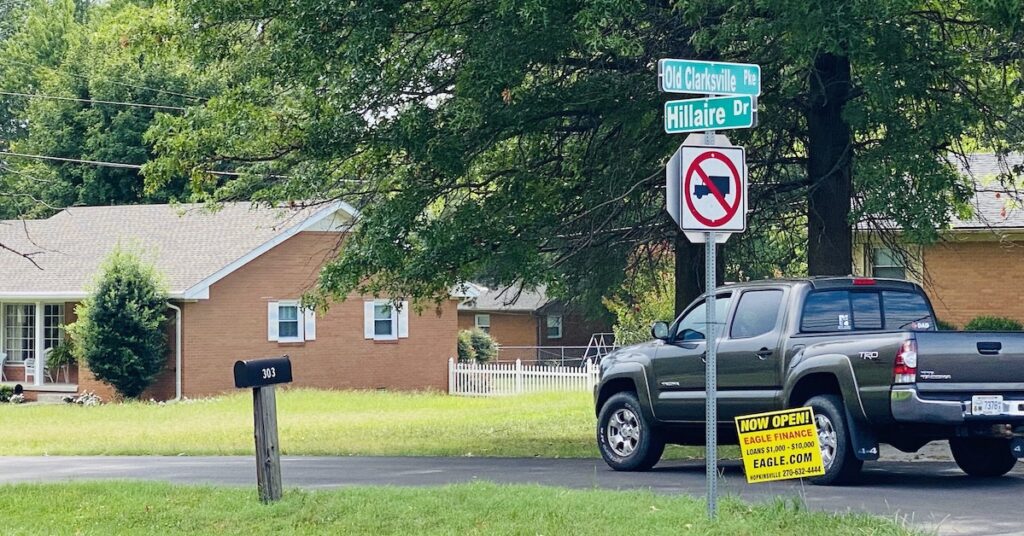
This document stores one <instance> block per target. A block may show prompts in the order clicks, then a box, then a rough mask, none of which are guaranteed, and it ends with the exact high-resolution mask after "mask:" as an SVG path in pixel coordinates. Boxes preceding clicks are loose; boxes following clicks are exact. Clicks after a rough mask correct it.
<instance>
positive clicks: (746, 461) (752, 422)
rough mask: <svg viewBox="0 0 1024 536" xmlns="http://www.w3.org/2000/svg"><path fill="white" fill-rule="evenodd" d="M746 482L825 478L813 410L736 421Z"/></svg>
mask: <svg viewBox="0 0 1024 536" xmlns="http://www.w3.org/2000/svg"><path fill="white" fill-rule="evenodd" d="M736 431H737V432H738V433H739V437H740V451H741V452H742V454H743V468H744V469H745V471H746V473H747V482H748V483H750V484H753V483H756V482H771V481H773V480H786V479H789V478H804V477H809V476H820V475H823V474H825V467H824V465H822V463H821V448H820V447H819V446H818V429H817V427H815V425H814V412H813V411H811V408H806V407H805V408H793V409H787V410H783V411H772V412H769V413H758V414H756V415H743V416H740V417H736Z"/></svg>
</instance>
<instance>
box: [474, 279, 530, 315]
mask: <svg viewBox="0 0 1024 536" xmlns="http://www.w3.org/2000/svg"><path fill="white" fill-rule="evenodd" d="M473 286H474V287H475V289H476V290H477V291H479V293H480V295H479V296H478V297H476V298H471V299H469V300H466V301H464V302H462V303H460V304H459V310H460V311H492V312H498V311H500V312H509V313H515V312H520V313H526V312H534V311H537V310H538V309H540V308H541V307H544V306H545V305H547V304H548V303H549V300H548V298H547V295H546V294H545V292H544V291H545V289H544V288H543V287H541V288H537V289H533V290H526V289H520V288H519V287H509V288H487V287H484V286H482V285H476V284H474V285H473ZM517 295H518V296H517Z"/></svg>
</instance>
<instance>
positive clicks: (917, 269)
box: [854, 154, 1024, 328]
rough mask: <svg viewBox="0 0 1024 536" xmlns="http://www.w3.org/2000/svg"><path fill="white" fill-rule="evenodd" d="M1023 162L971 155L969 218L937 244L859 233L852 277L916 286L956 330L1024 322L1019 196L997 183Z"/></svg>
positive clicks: (956, 222)
mask: <svg viewBox="0 0 1024 536" xmlns="http://www.w3.org/2000/svg"><path fill="white" fill-rule="evenodd" d="M1022 163H1024V157H1022V156H1021V155H1011V156H1010V157H1008V159H1006V160H1004V161H1000V160H999V159H997V158H996V157H995V156H994V155H991V154H976V155H972V156H971V158H970V159H968V161H967V163H966V165H964V166H963V169H962V171H963V173H964V174H965V175H966V176H968V177H970V178H972V179H974V180H975V181H976V182H977V183H978V184H979V185H981V186H978V187H976V192H975V195H974V198H973V200H972V201H971V209H972V215H971V216H970V217H966V218H955V219H953V221H952V222H951V225H950V228H949V229H948V230H946V231H944V232H943V234H942V240H941V241H939V242H938V243H936V244H933V245H929V246H924V247H920V246H908V245H900V244H898V242H897V243H895V244H894V243H892V240H882V239H881V238H880V236H879V235H878V234H877V233H873V232H870V231H868V230H866V229H864V228H861V229H860V230H859V231H858V232H857V233H856V235H855V239H854V274H856V275H864V276H874V277H895V278H899V279H909V280H912V281H916V282H918V283H921V284H922V286H923V287H924V288H925V290H926V291H927V293H928V295H929V297H930V298H931V301H932V305H933V306H934V307H935V312H936V314H937V315H938V317H939V319H941V320H943V321H945V322H949V323H952V324H954V325H955V326H957V327H959V328H963V326H964V324H966V323H967V322H969V321H970V320H972V319H973V318H975V317H977V316H981V315H994V316H1005V317H1010V318H1013V319H1016V320H1018V321H1022V322H1024V287H1022V286H1021V285H1020V284H1019V279H1020V275H1019V274H1020V273H1021V270H1022V268H1024V208H1022V207H1021V201H1022V197H1021V194H1020V193H1018V192H1016V191H1013V190H1012V189H1008V188H1006V187H1003V186H1001V185H1000V184H999V183H998V182H997V181H996V180H995V178H996V177H997V176H998V175H1000V174H1003V175H1012V174H1013V173H1012V171H1013V167H1014V166H1020V165H1021V164H1022ZM986 184H987V186H984V185H986ZM895 237H896V239H897V240H898V232H896V233H895Z"/></svg>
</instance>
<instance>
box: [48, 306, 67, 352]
mask: <svg viewBox="0 0 1024 536" xmlns="http://www.w3.org/2000/svg"><path fill="white" fill-rule="evenodd" d="M62 344H64V304H63V303H52V304H49V305H44V306H43V349H48V348H56V347H58V346H60V345H62Z"/></svg>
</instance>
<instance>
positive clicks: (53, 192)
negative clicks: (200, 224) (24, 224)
mask: <svg viewBox="0 0 1024 536" xmlns="http://www.w3.org/2000/svg"><path fill="white" fill-rule="evenodd" d="M30 3H31V5H30V7H29V8H27V9H25V10H24V17H25V21H24V23H23V24H21V25H20V26H19V28H18V31H17V32H15V33H13V34H12V35H11V36H10V37H9V38H8V39H7V40H5V41H3V42H0V90H3V91H9V92H17V93H23V94H29V95H47V96H54V97H60V98H63V99H65V100H57V99H51V98H42V97H39V98H29V97H20V96H19V97H15V96H7V97H4V98H3V99H0V119H5V121H3V123H2V124H0V134H2V135H0V140H3V142H0V144H2V145H4V146H7V144H9V150H12V151H14V152H19V153H26V154H33V155H45V156H53V157H60V158H73V159H85V160H97V161H105V162H115V163H120V164H128V165H135V166H138V165H141V164H144V163H146V162H147V161H148V160H149V159H150V157H151V151H150V149H149V147H148V146H147V145H146V144H145V142H144V141H143V133H144V132H146V130H148V129H149V126H150V124H151V123H152V122H153V121H154V120H155V119H156V117H157V116H159V115H160V114H162V113H168V114H180V113H182V112H181V111H179V110H175V109H156V108H147V107H135V106H127V105H123V104H103V103H97V102H82V101H75V100H68V99H83V100H93V101H98V100H102V101H108V102H127V103H142V104H150V105H158V106H171V107H187V106H189V105H194V104H198V103H201V102H202V98H201V97H200V96H197V94H198V95H203V94H208V93H210V92H212V91H214V87H215V85H214V84H212V83H211V82H209V80H215V79H216V78H215V74H213V73H211V76H207V77H205V78H204V77H201V76H200V75H199V74H198V73H197V71H196V69H195V67H194V66H193V64H192V63H191V55H190V54H189V53H188V52H187V51H186V50H185V48H184V47H183V46H182V40H181V39H179V38H178V37H177V35H180V30H181V28H180V25H181V19H180V18H179V17H178V15H177V14H176V12H175V11H174V9H173V8H172V7H171V6H169V5H167V4H160V3H158V4H156V5H153V6H149V7H145V6H144V5H139V4H137V3H133V2H113V3H104V4H100V5H96V6H92V5H91V4H90V3H89V2H85V3H81V2H73V1H71V0H58V1H52V2H51V1H47V0H34V1H32V2H30ZM5 150H6V147H5ZM14 192H17V195H12V194H13V193H14ZM0 195H6V196H7V197H8V199H5V200H4V201H3V203H0V206H2V208H0V218H4V217H15V216H19V215H28V216H45V215H47V214H49V213H51V212H52V211H53V209H54V208H62V207H66V206H71V205H73V204H87V205H109V204H125V203H140V202H142V203H153V202H168V201H170V200H175V199H177V200H187V199H188V197H189V195H190V192H189V187H188V178H187V177H186V176H184V175H173V176H170V177H168V179H167V180H166V181H164V183H163V184H162V185H161V186H160V187H158V188H152V189H149V190H145V189H144V184H143V180H142V178H141V176H140V174H139V171H138V170H137V169H131V168H130V167H102V166H91V165H79V164H63V163H55V162H48V161H41V160H33V159H24V158H14V157H12V158H9V159H7V160H6V161H0Z"/></svg>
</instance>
